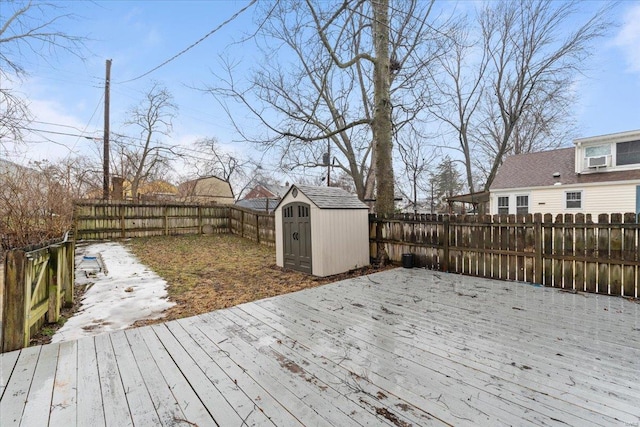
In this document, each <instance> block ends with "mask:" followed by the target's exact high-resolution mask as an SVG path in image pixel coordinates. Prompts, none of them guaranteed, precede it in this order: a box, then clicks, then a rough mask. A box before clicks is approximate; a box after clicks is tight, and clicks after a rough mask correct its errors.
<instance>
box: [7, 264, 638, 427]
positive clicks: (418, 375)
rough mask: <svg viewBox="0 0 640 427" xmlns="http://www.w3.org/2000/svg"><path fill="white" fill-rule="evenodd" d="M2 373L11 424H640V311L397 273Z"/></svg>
mask: <svg viewBox="0 0 640 427" xmlns="http://www.w3.org/2000/svg"><path fill="white" fill-rule="evenodd" d="M0 366H1V368H2V372H1V373H0V387H2V389H1V393H2V394H1V397H0V425H2V426H3V427H4V426H5V425H6V426H14V425H16V426H17V425H27V426H30V425H47V424H48V425H50V426H73V425H78V426H84V425H90V426H91V427H94V426H100V425H106V426H112V425H116V426H118V427H120V426H125V425H132V424H133V425H143V426H145V425H164V426H177V425H182V426H185V427H186V426H193V425H198V426H201V427H202V426H209V425H221V426H227V425H238V426H240V425H249V426H252V425H253V426H262V425H277V426H290V425H340V426H348V425H354V426H361V425H396V426H410V425H413V426H418V425H419V426H429V425H462V426H465V425H467V426H475V425H505V424H509V425H561V424H564V425H567V424H568V425H580V426H613V425H640V405H638V402H639V401H640V304H637V303H634V302H630V301H626V300H623V299H620V298H613V297H605V296H600V295H582V294H570V293H566V292H561V291H558V290H556V289H549V288H539V287H534V286H529V285H524V284H520V283H515V282H498V281H491V280H486V279H477V278H471V277H467V276H459V275H447V274H442V273H435V272H430V271H426V270H420V269H413V270H406V269H397V270H390V271H386V272H382V273H378V274H375V275H371V276H367V277H362V278H356V279H351V280H347V281H343V282H339V283H335V284H331V285H327V286H322V287H318V288H314V289H308V290H305V291H302V292H297V293H292V294H288V295H283V296H280V297H274V298H269V299H265V300H261V301H256V302H253V303H247V304H242V305H240V306H237V307H234V308H230V309H226V310H220V311H217V312H212V313H208V314H205V315H201V316H196V317H192V318H187V319H181V320H178V321H174V322H168V323H165V324H159V325H154V326H152V327H144V328H140V329H132V330H127V331H120V332H116V333H112V334H108V335H100V336H96V337H92V338H84V339H81V340H78V341H72V342H66V343H61V344H56V345H50V346H44V347H32V348H27V349H24V350H21V351H17V352H12V353H8V354H4V355H1V356H0ZM47 421H48V423H47Z"/></svg>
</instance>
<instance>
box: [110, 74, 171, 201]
mask: <svg viewBox="0 0 640 427" xmlns="http://www.w3.org/2000/svg"><path fill="white" fill-rule="evenodd" d="M177 110H178V107H177V106H176V105H175V104H174V103H173V96H172V95H171V93H170V92H169V91H168V90H167V89H166V88H165V87H163V86H162V85H160V84H159V83H153V84H152V85H151V87H150V88H149V90H148V91H147V93H146V96H145V99H144V100H143V101H142V102H141V103H140V104H139V105H137V106H135V107H133V108H131V110H130V111H129V112H128V113H127V120H126V121H125V125H127V126H130V127H133V128H135V129H137V130H138V136H137V137H127V136H123V135H120V136H119V138H118V139H117V140H116V141H115V142H114V146H115V147H116V153H115V154H116V156H115V157H116V158H118V156H119V158H120V160H119V161H120V165H119V168H120V170H121V174H122V175H123V178H126V179H128V180H129V181H130V182H131V195H132V196H133V198H134V199H137V197H138V188H139V187H140V185H141V184H142V183H144V182H145V181H147V180H148V179H150V178H151V177H154V176H160V175H161V172H164V171H165V170H166V168H168V166H169V163H170V161H171V157H172V155H174V156H175V154H176V148H175V146H172V145H169V144H166V143H163V142H162V141H161V140H160V139H161V137H163V136H164V137H166V136H169V135H170V133H171V131H172V123H173V119H174V118H175V116H176V114H177ZM117 169H118V166H116V170H117Z"/></svg>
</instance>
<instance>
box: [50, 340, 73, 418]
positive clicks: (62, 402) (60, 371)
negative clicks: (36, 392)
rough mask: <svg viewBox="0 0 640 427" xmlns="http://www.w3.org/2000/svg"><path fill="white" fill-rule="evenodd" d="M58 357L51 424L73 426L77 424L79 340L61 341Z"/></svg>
mask: <svg viewBox="0 0 640 427" xmlns="http://www.w3.org/2000/svg"><path fill="white" fill-rule="evenodd" d="M58 359H59V361H60V362H59V363H58V368H57V370H56V379H55V383H54V388H53V397H52V399H51V415H50V418H49V425H50V426H52V427H53V426H69V427H73V426H75V425H77V424H76V415H77V406H76V403H77V399H76V388H77V375H78V342H77V341H68V342H64V343H60V347H59V350H58Z"/></svg>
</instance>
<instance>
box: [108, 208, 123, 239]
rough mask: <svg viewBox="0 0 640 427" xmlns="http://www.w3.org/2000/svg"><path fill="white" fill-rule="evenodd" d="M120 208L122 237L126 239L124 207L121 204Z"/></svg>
mask: <svg viewBox="0 0 640 427" xmlns="http://www.w3.org/2000/svg"><path fill="white" fill-rule="evenodd" d="M118 207H119V208H120V237H122V238H123V239H124V238H125V237H127V234H126V229H125V219H124V205H123V204H119V206H118ZM105 210H106V209H105Z"/></svg>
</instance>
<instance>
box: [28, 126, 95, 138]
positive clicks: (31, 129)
mask: <svg viewBox="0 0 640 427" xmlns="http://www.w3.org/2000/svg"><path fill="white" fill-rule="evenodd" d="M16 127H17V128H19V129H23V130H28V131H30V132H44V133H52V134H54V135H63V136H76V137H78V138H86V139H91V140H96V139H99V140H102V138H96V137H94V136H87V135H79V134H77V133H67V132H56V131H54V130H46V129H34V128H29V127H24V126H16Z"/></svg>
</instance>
